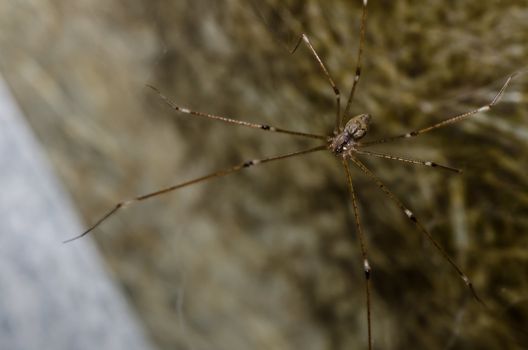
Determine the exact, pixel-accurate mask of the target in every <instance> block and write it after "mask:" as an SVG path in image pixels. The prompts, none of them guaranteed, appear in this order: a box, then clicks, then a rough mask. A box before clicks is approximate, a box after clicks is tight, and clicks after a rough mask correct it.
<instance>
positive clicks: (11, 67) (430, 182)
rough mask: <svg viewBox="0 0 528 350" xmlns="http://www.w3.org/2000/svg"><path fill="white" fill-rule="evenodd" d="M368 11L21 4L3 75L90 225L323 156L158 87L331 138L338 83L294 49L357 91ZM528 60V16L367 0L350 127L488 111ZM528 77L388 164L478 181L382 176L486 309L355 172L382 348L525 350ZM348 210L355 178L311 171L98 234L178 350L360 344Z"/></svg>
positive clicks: (291, 172) (141, 305)
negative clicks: (173, 107) (193, 113)
mask: <svg viewBox="0 0 528 350" xmlns="http://www.w3.org/2000/svg"><path fill="white" fill-rule="evenodd" d="M360 5H361V1H359V0H358V1H342V0H340V1H338V0H335V1H279V0H263V1H257V0H253V1H234V0H223V1H211V0H198V1H196V0H192V1H191V0H185V1H184V0H182V1H170V2H169V1H159V0H158V1H141V0H134V1H126V2H124V1H116V0H113V1H102V0H85V1H75V2H72V1H66V0H59V1H42V0H40V1H34V0H33V1H26V2H24V3H23V4H22V3H19V2H2V3H1V4H0V52H1V55H0V70H1V72H2V74H3V75H5V77H6V78H7V80H8V81H9V83H10V85H11V86H12V88H13V89H14V91H15V93H16V95H17V97H18V99H19V101H20V103H21V104H22V107H23V108H24V110H25V111H26V113H27V116H28V118H29V120H30V122H31V124H32V125H33V127H34V128H35V130H36V132H37V134H38V135H39V137H40V139H41V140H42V142H43V144H44V145H45V147H46V148H47V150H48V153H49V155H50V157H51V158H52V160H53V162H54V164H55V165H56V167H57V171H58V173H59V175H60V176H61V177H62V178H63V179H64V181H65V183H66V184H67V186H68V188H69V189H70V190H71V192H72V195H73V197H74V198H75V200H76V202H77V204H78V206H79V208H80V210H81V212H82V213H83V215H84V216H85V217H86V220H87V221H88V222H93V221H94V220H96V219H97V218H98V216H99V215H101V213H103V212H104V211H105V210H106V209H107V208H108V207H110V206H111V205H113V204H115V202H116V201H117V200H120V199H123V198H128V197H131V196H133V195H135V194H138V193H144V192H147V191H151V190H154V189H157V188H159V187H163V186H167V185H169V184H173V183H176V182H180V181H183V180H186V179H189V178H192V177H195V176H199V175H202V174H204V173H207V172H209V171H212V170H215V169H217V168H222V167H226V166H230V165H232V164H235V163H237V162H239V161H242V160H245V159H253V158H258V157H263V156H266V155H275V154H280V153H284V152H289V151H293V150H297V149H301V148H302V147H306V146H307V145H309V144H311V143H310V142H306V141H304V140H299V139H296V138H290V137H286V136H284V135H270V134H269V133H262V132H259V131H258V130H257V131H255V130H246V129H241V128H237V127H232V126H226V125H222V124H220V123H213V122H207V121H203V120H192V119H190V118H188V117H187V116H185V115H178V114H177V113H173V112H171V111H170V110H168V109H167V107H166V106H165V105H164V104H163V103H162V102H161V101H160V99H159V98H158V97H157V96H155V95H154V94H153V93H152V92H151V91H150V90H148V89H145V88H144V84H146V83H150V84H153V85H155V86H157V87H158V88H159V89H160V90H162V91H163V92H164V93H165V94H167V95H168V96H170V97H171V98H173V99H175V101H177V103H179V104H181V105H183V106H186V107H189V108H193V109H196V110H199V111H204V112H210V113H216V114H220V115H226V116H231V117H233V118H237V119H244V120H248V121H255V122H265V123H269V124H271V125H276V126H280V127H284V128H290V129H296V130H299V131H306V132H315V133H323V132H329V131H330V130H331V128H332V122H333V120H334V113H335V109H334V108H335V106H334V98H333V95H332V91H331V89H330V87H329V86H328V84H327V82H326V80H325V78H324V76H323V75H322V74H321V72H320V70H319V67H318V66H317V65H316V64H315V62H314V60H313V58H312V57H311V56H310V54H309V52H308V51H307V50H306V49H305V48H304V47H301V48H300V49H299V50H298V51H297V52H296V53H295V55H293V56H291V55H290V54H289V53H288V52H287V50H286V49H285V47H291V46H292V45H293V44H294V43H295V39H296V36H297V35H298V34H299V33H301V32H305V33H307V34H308V35H309V36H310V38H311V39H312V42H313V44H314V46H315V48H316V49H317V51H318V53H319V54H320V55H321V57H322V58H323V59H324V61H325V63H327V65H328V68H329V70H330V71H331V73H332V75H333V77H334V78H335V80H336V82H337V83H338V85H339V87H340V88H341V91H342V93H343V95H345V96H346V93H347V92H348V89H350V86H351V82H352V79H353V75H354V59H355V55H356V50H357V45H358V39H359V35H358V33H359V19H360V10H361V6H360ZM527 43H528V3H527V2H526V1H497V0H487V1H440V0H428V1H419V2H417V1H370V2H369V19H368V24H367V42H366V51H365V55H364V69H363V76H362V78H361V81H360V85H359V88H358V91H357V95H356V99H355V103H354V105H353V112H354V113H355V114H358V113H365V112H366V113H370V114H372V116H373V125H372V130H371V133H370V135H369V136H368V137H371V138H375V137H380V136H383V135H392V134H395V133H401V132H406V131H409V130H413V129H416V128H419V127H422V126H427V125H429V124H432V123H434V122H436V121H439V120H441V119H443V118H446V117H448V116H451V115H454V114H457V113H460V112H463V111H467V110H471V109H473V108H475V107H478V106H481V105H484V104H486V103H488V102H489V101H490V100H491V98H493V96H494V94H495V93H496V92H497V91H498V89H499V88H500V86H501V84H502V83H503V82H504V80H505V78H506V77H507V75H508V74H510V73H512V72H514V71H518V70H523V69H526V68H527V66H528V61H527V59H526V57H528V44H527ZM527 79H528V77H527V76H526V74H525V75H520V76H518V77H517V78H516V80H515V81H514V82H513V83H512V85H511V87H510V88H509V89H508V91H507V92H506V94H505V95H504V98H503V100H502V101H501V103H500V104H499V105H498V106H497V107H496V108H495V109H493V110H492V111H490V112H488V113H486V114H483V115H479V116H478V117H476V118H474V119H473V120H470V121H466V122H464V123H460V124H457V125H453V126H451V127H448V128H445V129H442V130H437V131H435V132H432V133H431V134H427V135H423V136H420V137H418V138H416V139H415V140H412V141H410V140H402V141H400V142H398V143H395V144H392V145H390V146H386V147H380V148H378V149H379V150H384V151H387V152H391V153H394V154H400V155H407V156H412V157H417V158H423V159H427V160H434V161H437V162H444V163H448V164H451V165H453V166H457V167H462V168H463V169H464V174H463V175H461V176H456V175H455V176H454V175H452V174H450V173H444V172H442V171H441V170H436V169H430V168H419V167H409V166H407V165H402V164H399V163H395V162H392V161H388V160H387V161H377V160H376V161H374V160H370V159H365V161H366V162H367V163H368V164H369V165H370V166H371V167H372V168H373V169H374V170H375V172H376V173H377V174H378V175H379V176H380V177H381V178H382V179H383V180H384V181H386V182H387V184H388V186H389V187H390V188H392V189H393V190H394V192H396V193H397V194H398V195H399V196H400V198H401V199H402V200H403V202H404V203H406V204H407V205H408V206H410V207H411V208H413V210H414V211H415V213H416V215H417V217H418V218H419V219H420V220H421V221H422V222H423V223H424V224H425V226H426V227H427V228H428V229H429V230H430V231H431V232H432V234H433V235H434V236H435V237H436V238H437V239H438V240H440V241H441V242H442V243H443V245H444V246H445V247H446V249H447V250H448V252H449V253H450V254H451V255H452V256H453V257H454V258H455V259H456V261H457V262H458V263H459V264H460V265H461V266H462V267H463V269H464V270H465V271H466V272H467V274H468V275H469V276H470V277H471V278H472V279H473V282H474V284H475V286H476V289H477V291H478V292H479V294H480V296H481V297H482V299H483V300H484V301H485V302H486V304H487V305H488V307H489V308H488V309H485V308H483V307H480V306H479V305H478V304H477V303H476V302H474V301H473V300H472V299H471V297H470V295H469V293H468V291H467V288H465V286H464V283H463V282H462V281H461V280H460V278H459V277H458V276H457V274H456V273H455V271H453V269H452V268H451V267H450V266H449V265H448V264H447V263H446V262H445V261H444V260H443V259H442V258H441V256H440V255H439V254H438V253H437V252H436V251H435V250H434V248H433V247H432V246H431V245H430V244H429V243H428V242H427V241H426V240H425V239H423V237H420V234H419V232H417V231H416V230H415V228H414V227H413V226H412V225H411V224H409V223H408V222H407V220H405V217H404V216H403V215H402V213H401V212H399V211H398V210H397V208H395V207H394V205H392V204H391V203H390V202H389V201H388V200H387V198H386V197H384V195H383V194H381V192H380V191H379V190H378V189H377V188H376V187H375V185H373V184H372V183H371V182H370V181H368V179H366V178H365V177H364V176H363V175H362V174H361V172H360V171H355V172H354V173H353V175H354V181H355V185H356V187H357V189H358V192H359V197H360V199H361V214H362V219H363V224H364V229H365V232H366V234H367V236H368V241H369V255H370V257H371V265H372V268H373V298H374V304H373V327H374V334H373V337H374V340H375V348H379V349H524V348H527V347H528V336H527V335H526V329H528V280H527V279H526V276H527V275H528V250H527V247H528V235H527V227H528V216H527V215H528V192H527V185H528V180H527V179H528V177H527V176H526V164H528V152H527V149H528V147H527V146H528V118H527V115H528V97H527V92H526V91H527V90H526V87H527V84H528V80H527ZM348 199H349V197H348V195H347V192H346V183H345V178H344V174H343V171H342V169H341V167H340V165H339V163H338V162H336V161H335V160H334V159H333V158H332V156H330V155H325V154H314V155H309V156H304V157H301V158H298V159H294V160H293V159H292V160H288V161H284V162H282V163H275V164H267V165H263V166H261V167H255V168H252V169H251V170H248V171H247V172H244V173H241V174H238V175H233V176H231V177H229V178H225V179H218V180H215V181H214V182H211V183H209V184H203V185H200V186H197V187H194V188H189V189H186V190H183V191H181V192H179V193H175V194H173V195H170V196H166V197H164V198H162V199H159V200H151V201H149V202H147V203H144V204H141V205H138V206H135V207H131V208H129V209H128V210H127V211H126V212H123V213H121V214H120V215H119V216H118V217H116V218H114V219H112V220H111V221H110V222H108V223H106V224H105V225H104V226H103V227H102V228H101V229H100V230H98V231H97V232H96V233H95V237H96V238H97V240H98V241H99V243H100V245H101V248H102V250H103V252H104V253H105V254H106V256H107V259H108V261H109V263H110V265H111V266H112V268H113V270H114V271H115V273H116V276H117V278H118V279H119V280H120V281H121V283H122V285H123V286H124V289H125V290H126V291H127V292H128V294H129V296H130V300H131V303H133V304H134V305H135V307H136V308H137V310H138V312H139V313H140V314H141V316H142V317H143V319H144V320H145V323H146V325H147V327H148V329H149V331H150V333H151V334H152V335H153V337H154V339H155V340H156V341H157V342H158V344H160V346H161V347H162V348H166V349H173V348H192V349H330V348H331V349H362V348H366V312H365V305H364V298H365V297H364V286H363V283H364V282H363V275H362V267H361V258H360V254H359V251H358V246H357V241H356V237H355V233H354V221H353V219H352V217H351V214H352V212H351V209H350V203H349V201H348ZM75 234H77V232H65V233H64V235H65V238H67V237H69V236H73V235H75ZM57 244H59V242H58V243H57ZM65 249H68V247H67V246H65ZM50 273H53V271H50ZM523 331H524V332H523Z"/></svg>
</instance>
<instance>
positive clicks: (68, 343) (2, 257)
mask: <svg viewBox="0 0 528 350" xmlns="http://www.w3.org/2000/svg"><path fill="white" fill-rule="evenodd" d="M0 164H1V169H2V170H1V171H0V183H1V184H2V194H1V196H0V295H1V298H0V349H10V350H16V349H20V350H22V349H23V350H31V349H54V350H59V349H112V350H116V349H135V350H147V349H152V347H151V346H150V344H149V342H148V341H147V340H146V337H145V335H144V333H143V331H142V329H141V327H140V325H139V324H138V323H137V321H136V320H135V318H134V315H133V314H132V313H131V312H130V310H129V308H128V306H127V305H126V303H125V301H124V298H123V297H122V296H121V295H120V293H119V290H118V289H117V288H116V285H115V284H114V283H113V282H112V280H111V279H110V278H109V276H108V272H107V271H105V268H104V266H103V265H102V264H101V261H100V257H99V254H98V252H97V251H96V249H95V247H94V245H93V243H92V240H91V239H90V238H88V239H84V240H79V241H76V242H75V243H71V244H62V241H63V240H64V239H65V238H67V237H69V236H72V235H74V234H75V233H78V232H80V231H81V225H80V224H79V220H78V218H77V216H76V213H75V212H74V210H72V206H71V203H70V199H69V197H68V196H67V195H66V194H65V192H64V191H63V189H62V188H61V186H60V185H59V183H58V182H57V181H56V179H55V177H54V174H53V173H52V171H51V170H50V168H49V166H48V163H47V162H46V160H45V159H44V158H43V156H42V153H41V151H40V145H39V144H38V143H37V142H36V140H35V139H34V137H33V135H32V134H31V132H30V131H29V129H28V127H27V125H26V123H25V120H24V119H23V116H22V114H21V112H20V111H19V110H18V108H17V106H16V104H15V103H14V101H13V99H12V97H11V96H10V94H9V91H8V89H7V87H6V86H5V85H4V83H3V81H2V80H1V79H0Z"/></svg>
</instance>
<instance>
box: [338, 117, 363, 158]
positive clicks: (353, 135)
mask: <svg viewBox="0 0 528 350" xmlns="http://www.w3.org/2000/svg"><path fill="white" fill-rule="evenodd" d="M370 119H371V117H370V114H360V115H357V116H355V117H353V118H352V119H350V120H349V121H348V123H346V125H345V127H344V129H343V131H341V132H340V133H339V134H337V135H336V136H334V137H333V138H331V139H330V144H329V148H330V150H331V151H332V152H334V154H336V155H337V154H343V153H346V151H347V150H350V149H352V148H354V145H355V144H356V143H357V141H358V140H360V139H361V138H362V137H363V136H365V135H366V134H367V131H368V129H369V125H370Z"/></svg>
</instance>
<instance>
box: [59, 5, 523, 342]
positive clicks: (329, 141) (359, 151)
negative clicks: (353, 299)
mask: <svg viewBox="0 0 528 350" xmlns="http://www.w3.org/2000/svg"><path fill="white" fill-rule="evenodd" d="M367 5H368V0H363V2H362V15H361V25H360V35H359V36H360V40H359V47H358V51H357V56H356V62H355V66H356V67H355V77H354V80H353V83H352V87H351V89H350V92H349V94H348V98H347V100H346V104H345V108H344V110H341V92H340V90H339V88H338V87H337V85H336V83H335V82H334V79H333V78H332V76H331V74H330V72H329V71H328V69H327V67H326V65H325V64H324V62H323V60H322V59H321V58H320V56H319V54H318V53H317V51H316V50H315V48H314V47H313V45H312V43H311V41H310V39H309V37H308V35H306V34H301V35H300V36H299V38H298V40H297V42H296V44H295V45H294V47H293V48H292V49H291V51H290V52H291V54H294V53H295V52H296V51H297V49H298V48H299V47H300V46H301V45H305V46H306V47H307V48H308V50H309V52H310V53H311V55H312V56H313V59H315V61H316V62H317V64H318V66H319V67H320V69H321V71H322V74H323V75H324V77H325V79H326V80H327V82H328V84H329V86H330V87H331V89H332V91H333V94H334V96H335V101H336V117H335V124H334V128H333V133H332V134H330V135H320V134H312V133H304V132H298V131H294V130H289V129H282V128H279V127H275V126H272V125H268V124H258V123H251V122H245V121H240V120H236V119H232V118H228V117H224V116H219V115H214V114H209V113H204V112H198V111H194V110H191V109H188V108H185V107H182V106H179V105H178V104H176V103H175V102H173V101H172V100H171V99H169V98H168V97H167V96H165V95H164V94H162V92H161V91H159V90H158V89H157V88H156V87H154V86H150V85H148V87H149V88H150V89H152V90H153V91H154V92H155V93H156V94H158V95H159V97H160V98H161V99H162V100H163V101H164V102H165V103H166V104H167V105H168V106H170V108H172V109H173V110H175V111H177V112H179V113H182V114H185V115H187V116H190V117H196V118H205V119H209V120H216V121H219V122H223V123H226V124H231V125H235V126H241V127H247V128H253V129H259V130H261V131H265V132H272V133H282V134H285V135H290V136H291V137H300V138H306V139H311V140H314V141H318V142H319V143H318V144H317V145H315V146H314V147H311V148H308V149H304V150H300V151H296V152H291V153H286V154H281V155H277V156H272V157H267V158H261V159H251V160H247V161H244V162H242V163H239V164H236V165H234V166H232V167H229V168H225V169H222V170H219V171H215V172H212V173H210V174H206V175H204V176H201V177H198V178H194V179H191V180H189V181H186V182H182V183H179V184H176V185H173V186H170V187H167V188H162V189H159V190H157V191H154V192H150V193H147V194H144V195H140V196H137V197H135V198H131V199H129V200H124V201H121V202H119V203H117V204H116V205H115V206H114V207H113V208H112V209H111V210H109V211H108V212H107V213H106V214H104V215H103V216H102V217H101V218H100V219H99V220H97V221H96V222H95V223H94V224H93V225H91V226H90V227H89V228H88V229H87V230H86V231H84V232H83V233H81V234H80V235H78V236H76V237H73V238H71V239H68V240H66V241H65V242H70V241H73V240H76V239H78V238H81V237H83V236H85V235H87V234H88V233H90V232H92V231H93V230H94V229H96V228H97V227H98V226H100V225H101V224H102V223H103V222H105V221H106V220H107V219H108V218H110V217H111V216H113V215H115V214H116V213H117V212H118V211H120V210H121V209H124V208H125V207H126V206H128V205H131V204H134V203H137V202H140V201H143V200H146V199H149V198H153V197H157V196H160V195H163V194H167V193H169V192H173V191H175V190H178V189H181V188H184V187H188V186H192V185H195V184H198V183H201V182H205V181H208V180H212V179H215V178H219V177H223V176H227V175H230V174H234V173H236V172H239V171H242V170H244V169H246V168H250V167H253V166H257V165H262V164H264V163H268V162H274V161H279V160H283V159H287V158H292V157H297V156H301V155H306V154H309V153H315V152H329V153H331V154H333V155H334V156H335V158H336V159H337V160H338V161H339V162H340V163H341V164H342V167H343V171H344V173H345V176H346V179H347V186H348V190H349V193H350V200H351V202H352V208H353V215H354V218H355V226H356V234H357V237H358V240H359V246H360V251H361V256H362V266H363V272H364V279H365V303H366V310H367V315H366V319H367V332H368V334H367V340H368V349H369V350H372V348H373V337H372V320H371V309H372V297H371V285H370V284H371V275H372V269H371V266H370V263H369V257H368V249H367V245H366V239H365V234H364V232H363V228H362V224H361V220H360V214H359V201H358V198H357V195H356V190H355V187H354V183H353V179H352V175H351V171H350V165H354V166H356V167H357V168H358V169H359V170H360V171H361V172H363V173H364V174H365V175H366V176H367V177H368V178H370V179H371V180H372V181H373V182H374V183H375V184H376V185H377V187H378V188H379V189H380V190H381V191H382V192H383V193H384V194H385V195H386V196H387V198H388V199H389V200H390V201H392V202H393V203H394V204H395V205H396V206H397V207H398V208H399V209H400V210H401V212H402V214H403V215H404V216H405V217H406V218H407V219H408V220H410V221H411V222H412V223H413V224H414V225H415V226H416V228H417V230H418V231H419V232H420V233H421V234H422V235H423V236H424V237H425V239H426V240H428V241H429V242H430V243H431V244H432V245H433V246H434V247H435V249H436V250H437V251H438V253H439V254H440V255H441V256H442V257H443V259H444V260H445V261H446V262H447V263H448V264H449V265H451V266H452V268H453V269H454V270H455V272H456V273H457V274H458V275H459V276H460V278H461V279H462V281H463V282H464V284H465V285H466V286H467V288H468V290H469V292H470V293H471V295H472V296H473V298H474V299H475V300H476V301H477V302H479V303H481V304H483V301H482V300H481V299H480V298H479V296H478V295H477V293H476V291H475V289H474V287H473V284H472V282H471V280H470V278H469V277H468V276H467V275H466V274H465V273H464V272H463V271H462V269H461V268H460V267H459V266H458V264H457V263H456V262H455V261H454V260H453V259H452V258H451V257H450V256H449V255H448V254H447V252H446V251H445V250H444V249H443V248H442V246H441V245H440V244H439V243H438V241H437V240H436V239H435V238H433V236H432V235H431V234H430V232H429V231H428V230H427V229H426V228H425V226H424V225H423V224H422V223H421V221H420V220H419V219H418V218H417V217H416V216H415V214H414V213H413V211H412V210H411V209H410V208H409V207H407V206H406V205H405V204H404V203H403V202H402V201H401V200H400V199H399V198H398V197H397V196H396V195H395V194H394V193H393V192H392V191H391V190H390V189H389V188H388V187H387V186H386V185H385V184H384V183H383V182H382V181H381V180H380V179H379V178H378V177H377V176H376V175H375V174H374V173H373V172H372V171H371V170H370V169H369V168H368V167H367V166H366V165H365V164H364V163H363V162H362V161H361V160H360V158H359V156H369V157H378V158H384V159H388V160H394V161H398V162H404V163H409V164H413V165H421V166H426V167H433V168H439V169H442V170H446V171H450V172H454V173H461V170H460V169H457V168H454V167H450V166H447V165H442V164H439V163H436V162H433V161H430V160H421V159H412V158H406V157H401V156H396V155H392V154H387V153H377V152H374V151H369V150H368V148H369V146H372V145H376V144H381V143H390V142H394V141H398V140H403V139H409V138H414V137H417V136H419V135H421V134H424V133H427V132H430V131H433V130H436V129H439V128H442V127H445V126H448V125H451V124H454V123H456V122H459V121H463V120H466V119H469V118H471V117H473V116H475V115H477V114H478V113H482V112H487V111H489V110H490V109H491V108H493V106H495V105H496V104H497V103H498V102H499V100H500V98H501V96H502V95H503V94H504V91H505V90H506V88H507V87H508V85H509V84H510V82H511V80H512V79H513V78H514V76H515V74H512V75H510V76H509V77H508V78H507V80H506V81H505V83H504V84H503V86H502V88H501V89H500V90H499V91H498V93H497V94H496V95H495V97H494V98H493V99H492V100H491V101H490V102H489V103H488V104H486V105H483V106H480V107H478V108H475V109H473V110H471V111H468V112H465V113H462V114H459V115H455V116H452V117H449V118H447V119H445V120H443V121H441V122H438V123H435V124H433V125H430V126H427V127H424V128H421V129H418V130H412V131H409V132H407V133H404V134H400V135H395V136H389V137H384V138H381V139H375V140H367V141H364V139H365V137H366V136H367V134H368V131H369V126H370V124H371V122H374V121H375V116H371V115H369V114H367V113H363V114H359V115H356V116H352V115H351V114H350V110H351V106H352V103H353V100H354V95H355V92H356V89H357V86H358V83H359V81H360V78H361V69H362V65H361V62H362V56H363V52H364V43H365V32H366V24H367Z"/></svg>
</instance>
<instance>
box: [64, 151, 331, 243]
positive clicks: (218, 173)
mask: <svg viewBox="0 0 528 350" xmlns="http://www.w3.org/2000/svg"><path fill="white" fill-rule="evenodd" d="M324 149H326V145H324V146H317V147H313V148H309V149H306V150H303V151H297V152H291V153H286V154H282V155H278V156H274V157H268V158H263V159H253V160H249V161H245V162H243V163H240V164H237V165H235V166H232V167H230V168H227V169H222V170H219V171H215V172H213V173H210V174H208V175H204V176H201V177H198V178H195V179H192V180H189V181H186V182H182V183H180V184H177V185H173V186H170V187H167V188H163V189H160V190H157V191H154V192H150V193H147V194H144V195H141V196H137V197H134V198H132V199H129V200H124V201H121V202H119V203H117V204H116V205H115V206H114V208H112V209H111V210H109V211H108V212H107V213H106V214H104V215H103V216H102V217H101V218H100V219H99V220H97V221H96V222H95V224H93V225H92V226H90V227H89V228H88V229H87V230H86V231H84V232H83V233H81V234H80V235H78V236H75V237H73V238H70V239H67V240H65V241H64V243H67V242H71V241H74V240H76V239H79V238H81V237H83V236H85V235H87V234H88V233H90V232H92V231H93V230H94V229H96V228H97V227H98V226H99V225H101V224H102V223H103V222H105V221H106V220H107V219H108V218H110V217H112V216H113V215H114V214H116V213H117V212H118V211H119V210H120V209H123V208H125V207H127V206H128V205H131V204H134V203H137V202H141V201H143V200H146V199H149V198H152V197H157V196H161V195H163V194H166V193H169V192H172V191H175V190H178V189H181V188H184V187H187V186H191V185H195V184H197V183H200V182H204V181H207V180H212V179H215V178H218V177H222V176H226V175H230V174H233V173H236V172H238V171H240V170H242V169H246V168H249V167H251V166H253V165H258V164H264V163H268V162H271V161H275V160H280V159H285V158H291V157H295V156H300V155H302V154H307V153H312V152H316V151H321V150H324Z"/></svg>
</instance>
